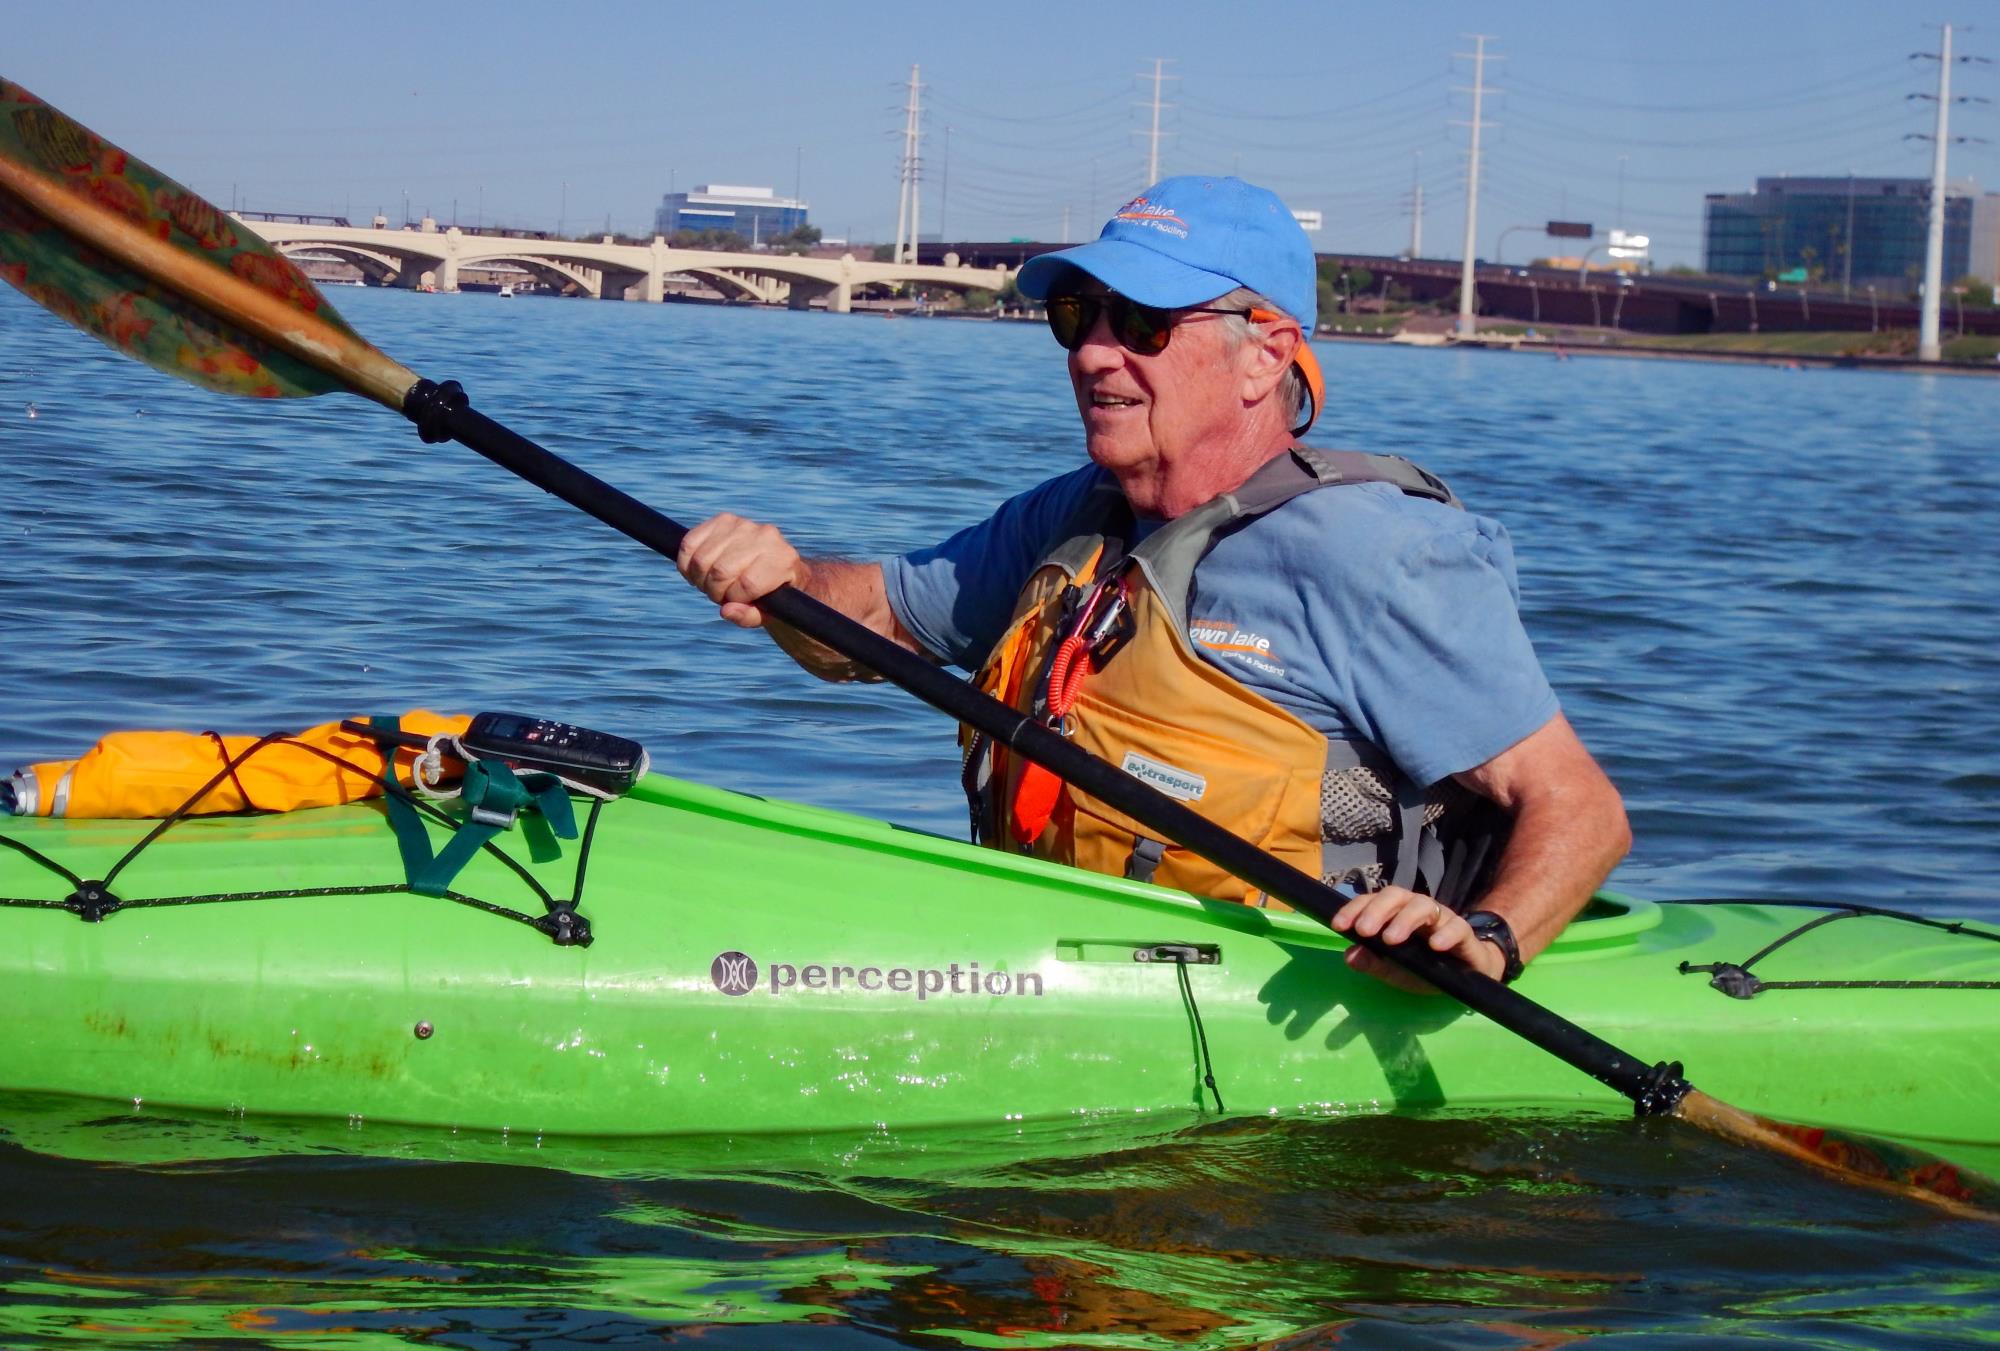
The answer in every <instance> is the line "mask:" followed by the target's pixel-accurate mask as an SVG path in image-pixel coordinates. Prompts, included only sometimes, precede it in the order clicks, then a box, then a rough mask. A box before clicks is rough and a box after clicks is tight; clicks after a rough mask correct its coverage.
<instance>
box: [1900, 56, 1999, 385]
mask: <svg viewBox="0 0 2000 1351" xmlns="http://www.w3.org/2000/svg"><path fill="white" fill-rule="evenodd" d="M1910 55H1911V58H1912V59H1914V60H1920V61H1935V62H1937V63H1938V83H1937V93H1935V94H1912V95H1910V97H1911V98H1913V99H1935V100H1936V101H1937V128H1936V130H1935V131H1934V132H1932V134H1931V135H1929V136H1925V135H1923V134H1922V133H1920V132H1912V133H1911V134H1910V135H1911V138H1912V139H1914V140H1919V141H1925V140H1927V141H1930V142H1931V210H1930V229H1929V231H1928V232H1927V238H1926V239H1925V241H1924V305H1923V317H1922V319H1921V320H1920V321H1919V326H1918V329H1917V360H1919V361H1936V360H1938V359H1939V358H1940V357H1942V356H1943V355H1944V344H1943V343H1941V342H1940V341H1939V340H1938V307H1939V304H1940V302H1941V301H1942V299H1943V297H1944V208H1945V151H1946V149H1947V147H1949V146H1950V145H1951V144H1952V140H1953V138H1952V135H1951V105H1952V104H1953V103H1971V102H1974V101H1975V100H1974V99H1972V98H1970V97H1967V96H1964V95H1961V96H1959V97H1958V98H1956V99H1954V98H1952V96H1951V66H1952V61H1953V59H1954V58H1953V57H1952V54H1951V25H1950V24H1945V25H1944V28H1943V30H1942V32H1941V34H1940V38H1939V46H1938V49H1937V50H1936V51H1935V52H1912V53H1910ZM1956 59H1957V60H1958V61H1959V62H1961V63H1964V62H1967V61H1982V62H1983V61H1985V60H1986V58H1985V57H1983V56H1980V57H1974V56H1961V57H1958V58H1956ZM1976 101H1977V102H1980V103H1984V102H1986V100H1985V99H1978V100H1976ZM1968 139H1969V138H1968V137H1964V136H1960V137H1958V138H1957V140H1958V142H1959V144H1964V143H1965V142H1966V141H1967V140H1968Z"/></svg>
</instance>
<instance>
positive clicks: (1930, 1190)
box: [1674, 1089, 2000, 1221]
mask: <svg viewBox="0 0 2000 1351" xmlns="http://www.w3.org/2000/svg"><path fill="white" fill-rule="evenodd" d="M1674 1115H1675V1116H1678V1117H1680V1118H1682V1119H1683V1120H1685V1121H1688V1122H1691V1123H1692V1124H1694V1125H1697V1126H1700V1127H1701V1128H1702V1129H1704V1130H1707V1131H1710V1132H1713V1133H1714V1134H1716V1135H1720V1136H1724V1137H1726V1138H1728V1139H1731V1140H1737V1141H1741V1142H1743V1143H1745V1144H1751V1145H1755V1146H1757V1147H1759V1148H1761V1149H1767V1150H1772V1151H1774V1152H1776V1153H1779V1154H1785V1155H1789V1156H1790V1157H1792V1158H1795V1159H1798V1160H1799V1161H1801V1162H1803V1163H1806V1164H1810V1165H1811V1166H1812V1167H1814V1168H1817V1169H1819V1170H1820V1171H1822V1172H1825V1173H1830V1174H1832V1175H1833V1176H1834V1177H1837V1178H1839V1179H1840V1180H1841V1181H1843V1182H1852V1183H1858V1184H1860V1185H1861V1186H1864V1187H1869V1188H1872V1189H1874V1190H1876V1191H1886V1192H1891V1193H1894V1194H1896V1195H1900V1196H1907V1197H1910V1198H1912V1199H1914V1200H1919V1201H1923V1202H1926V1203H1927V1204H1930V1205H1934V1206H1938V1207H1940V1208H1941V1209H1944V1210H1948V1211H1950V1212H1951V1213H1953V1214H1955V1215H1960V1216H1964V1217H1966V1218H1971V1219H1981V1220H1987V1221H2000V1183H1995V1182H1994V1181H1993V1180H1992V1179H1991V1178H1988V1177H1985V1176H1984V1175H1982V1174H1979V1173H1975V1172H1973V1171H1972V1170H1970V1169H1967V1168H1961V1167H1959V1166H1958V1165H1957V1164H1955V1163H1952V1162H1951V1161H1950V1160H1948V1159H1942V1158H1939V1157H1938V1156H1937V1155H1935V1154H1927V1153H1925V1152H1924V1151H1922V1150H1920V1149H1912V1148H1910V1147H1909V1146H1907V1145H1900V1144H1895V1143H1893V1142H1891V1141H1888V1140H1881V1139H1874V1138H1870V1137H1867V1136H1859V1135H1851V1134H1847V1133H1845V1132H1842V1131H1836V1130H1827V1129H1825V1128H1824V1127H1820V1126H1796V1125H1792V1124H1791V1123H1789V1122H1784V1121H1773V1120H1771V1119H1770V1118H1769V1117H1762V1116H1758V1115H1756V1114H1755V1113H1753V1112H1746V1111H1744V1110H1743V1109H1741V1108H1740V1107H1732V1106H1730V1105H1729V1104H1728V1103H1726V1102H1719V1101H1717V1100H1716V1099H1714V1098H1711V1097H1709V1096H1708V1094H1706V1093H1702V1092H1699V1091H1697V1090H1693V1089H1690V1090H1689V1091H1688V1093H1687V1094H1686V1096H1684V1097H1683V1098H1682V1099H1681V1100H1680V1103H1679V1104H1678V1105H1677V1106H1676V1107H1675V1108H1674Z"/></svg>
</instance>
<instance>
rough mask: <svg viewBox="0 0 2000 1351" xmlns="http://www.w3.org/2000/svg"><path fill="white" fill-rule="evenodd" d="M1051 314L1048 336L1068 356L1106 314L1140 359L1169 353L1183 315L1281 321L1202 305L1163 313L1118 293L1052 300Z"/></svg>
mask: <svg viewBox="0 0 2000 1351" xmlns="http://www.w3.org/2000/svg"><path fill="white" fill-rule="evenodd" d="M1048 314H1049V332H1051V333H1053V334H1055V335H1056V341H1057V342H1059V343H1061V344H1062V348H1063V350H1064V351H1065V352H1074V351H1075V350H1076V349H1077V348H1079V347H1081V346H1083V340H1084V338H1085V337H1086V336H1088V335H1089V333H1090V330H1091V329H1093V328H1095V327H1097V316H1098V315H1100V314H1103V315H1108V316H1109V317H1110V319H1111V332H1112V334H1113V336H1115V337H1116V338H1117V339H1118V341H1119V343H1120V344H1121V345H1122V346H1123V347H1124V348H1125V350H1126V351H1128V352H1136V353H1138V354H1139V355H1140V356H1157V355H1159V354H1160V353H1161V352H1164V351H1166V350H1167V340H1168V339H1169V338H1171V337H1173V336H1174V324H1175V323H1176V322H1177V321H1178V320H1179V318H1180V317H1181V316H1182V315H1184V314H1239V315H1242V316H1244V317H1245V318H1254V319H1275V318H1277V317H1278V316H1277V315H1275V314H1272V313H1269V312H1268V311H1265V310H1233V309H1218V308H1215V307H1213V306H1202V305H1190V306H1187V307H1185V308H1182V309H1174V310H1163V309H1160V308H1159V307H1158V306H1154V305H1141V304H1140V303H1139V302H1138V301H1136V300H1131V299H1128V298H1127V297H1125V296H1121V295H1118V294H1116V293H1107V294H1105V295H1075V294H1072V295H1063V296H1050V297H1049V299H1048Z"/></svg>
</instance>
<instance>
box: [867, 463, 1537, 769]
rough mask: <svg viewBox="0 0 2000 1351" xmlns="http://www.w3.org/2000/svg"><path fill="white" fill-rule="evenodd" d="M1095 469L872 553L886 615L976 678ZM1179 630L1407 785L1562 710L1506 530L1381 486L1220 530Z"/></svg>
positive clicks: (1513, 738)
mask: <svg viewBox="0 0 2000 1351" xmlns="http://www.w3.org/2000/svg"><path fill="white" fill-rule="evenodd" d="M1107 477H1108V476H1107V475H1106V474H1105V472H1104V471H1103V470H1101V469H1099V468H1097V467H1096V466H1095V465H1086V466H1085V467H1084V468H1082V469H1079V470H1076V471H1074V472H1071V473H1068V474H1064V475H1062V476H1061V477H1059V478H1053V479H1050V480H1049V481H1048V482H1046V483H1043V484H1040V485H1038V486H1037V487H1034V488H1031V489H1029V490H1028V491H1027V492H1025V493H1022V494H1021V495H1020V496H1018V497H1015V498H1012V499H1010V500H1009V501H1007V502H1006V503H1004V504H1003V505H1002V506H1001V507H1000V509H999V510H998V511H996V512H994V514H993V515H992V516H990V517H988V518H987V519H986V520H984V521H982V522H980V523H979V524H977V525H974V526H969V527H967V528H966V529H964V530H961V531H959V532H958V533H957V534H955V535H953V536H952V537H951V538H950V539H947V540H945V541H944V542H943V543H941V544H937V545H934V546H932V547H931V548H928V549H919V550H917V551H916V552H914V553H910V554H904V555H903V556H901V557H899V558H891V559H887V560H885V562H884V564H883V577H884V581H885V583H886V584H887V587H888V595H889V605H890V608H891V609H893V610H894V611H895V612H896V617H897V618H898V619H899V620H901V621H902V623H903V627H904V628H906V629H908V630H909V631H910V633H911V635H912V636H913V637H915V638H916V639H917V641H918V642H919V643H921V644H923V646H924V647H926V648H927V649H929V650H930V651H931V652H933V653H935V654H937V655H939V656H941V657H944V658H945V659H946V660H948V661H951V662H953V663H955V664H956V665H959V666H963V667H965V668H967V669H977V668H978V666H979V665H980V664H981V663H983V662H984V661H985V660H986V657H987V655H988V653H989V652H990V651H991V650H992V647H993V644H994V643H995V642H997V641H999V638H1000V635H1001V634H1002V633H1003V632H1005V630H1006V627H1007V621H1008V619H1009V618H1010V617H1011V616H1012V614H1013V610H1014V604H1015V602H1016V600H1017V599H1018V598H1019V596H1020V591H1021V588H1022V586H1024V585H1025V584H1026V583H1027V580H1028V577H1029V574H1031V573H1032V572H1033V571H1034V568H1035V565H1036V564H1037V563H1039V562H1040V561H1041V559H1042V557H1043V556H1044V555H1045V554H1046V553H1047V552H1048V550H1049V549H1050V548H1051V547H1053V546H1054V544H1055V543H1056V538H1057V532H1058V531H1060V530H1061V528H1062V527H1063V525H1064V524H1066V523H1067V522H1068V521H1069V519H1070V517H1071V516H1072V515H1073V514H1074V513H1075V511H1076V510H1077V508H1078V507H1079V506H1080V505H1081V503H1082V501H1083V499H1084V497H1085V496H1086V495H1087V494H1088V493H1089V492H1090V490H1091V489H1092V488H1094V487H1096V486H1097V485H1098V484H1100V483H1102V482H1104V481H1106V479H1107ZM1144 524H1145V523H1143V522H1142V523H1141V526H1142V529H1143V527H1144ZM1187 621H1188V636H1189V638H1190V639H1191V640H1192V641H1193V643H1194V645H1195V650H1196V651H1197V652H1199V653H1200V654H1201V656H1202V657H1203V658H1204V659H1205V660H1207V661H1209V662H1211V663H1213V664H1214V665H1215V666H1217V667H1218V668H1220V669H1221V670H1223V671H1225V672H1227V673H1228V674H1229V675H1230V676H1232V677H1234V678H1235V679H1236V680H1238V681H1240V682H1242V683H1243V684H1245V685H1247V686H1249V687H1250V688H1252V689H1254V690H1256V691H1257V692H1258V693H1259V694H1262V695H1263V696H1264V697H1265V698H1267V699H1269V700H1271V701H1272V702H1273V703H1275V704H1277V705H1279V706H1280V707H1282V708H1284V709H1286V710H1287V711H1288V712H1291V713H1293V714H1295V715H1296V716H1297V717H1299V718H1300V719H1301V720H1302V721H1304V722H1305V723H1306V724H1307V725H1309V726H1311V727H1313V728H1316V729H1317V730H1319V731H1320V732H1322V733H1324V734H1325V735H1327V736H1329V737H1333V738H1337V739H1343V740H1355V739H1361V740H1366V741H1370V742H1373V743H1374V744H1375V745H1377V746H1379V747H1381V748H1382V749H1383V750H1384V751H1386V752H1387V753H1388V754H1389V757H1390V758H1391V759H1393V760H1394V761H1395V762H1396V764H1397V766H1398V767H1399V768H1400V769H1401V770H1402V771H1403V773H1405V774H1406V775H1408V776H1409V777H1410V778H1411V779H1412V780H1413V781H1414V782H1416V783H1418V784H1423V785H1429V784H1432V783H1435V782H1437V781H1438V780H1440V779H1443V778H1445V777H1446V776H1447V775H1451V774H1455V773H1458V772H1460V771H1462V770H1467V769H1471V768H1473V767H1475V766H1477V765H1481V764H1484V763H1485V762H1486V761H1488V760H1490V759H1492V758H1493V757H1494V756H1496V755H1498V754H1499V753H1500V752H1502V751H1504V750H1506V749H1507V748H1508V747H1509V746H1512V745H1514V744H1515V743H1516V742H1518V741H1520V740H1521V739H1522V738H1524V737H1526V736H1527V735H1529V734H1530V733H1531V732H1534V731H1536V730H1537V729H1539V728H1540V727H1541V726H1543V724H1545V723H1547V722H1548V721H1549V719H1550V718H1552V717H1554V716H1555V714H1556V711H1557V703H1556V696H1555V692H1554V691H1553V690H1552V689H1550V687H1549V682H1548V678H1547V677H1546V676H1545V675H1543V673H1542V667H1541V663H1540V662H1539V661H1537V660H1536V658H1535V650H1534V647H1533V645H1532V644H1531V643H1530V642H1529V641H1528V634H1527V630H1526V629H1524V628H1523V627H1522V625H1521V614H1520V588H1519V584H1518V583H1517V582H1516V580H1515V576H1514V551H1513V547H1512V546H1511V545H1510V544H1509V543H1508V540H1507V532H1506V530H1505V529H1504V528H1503V527H1502V526H1501V525H1500V524H1499V523H1498V522H1497V521H1492V520H1488V519H1487V518H1486V517H1483V516H1477V515H1474V514H1472V513H1471V512H1466V511H1459V510H1457V509H1455V508H1452V507H1447V506H1444V505H1442V504H1441V503H1437V502H1432V501H1427V500H1425V499H1423V498H1416V497H1411V496H1409V495H1407V494H1405V493H1403V492H1402V491H1400V490H1399V489H1397V488H1395V487H1393V486H1391V485H1389V484H1386V483H1363V484H1350V485H1347V486H1343V487H1332V488H1322V489H1319V490H1317V491H1314V492H1307V493H1302V494H1300V495H1299V496H1297V497H1295V498H1293V499H1291V500H1290V501H1289V502H1286V503H1285V504H1284V505H1283V506H1281V507H1278V508H1277V509H1276V510H1275V511H1271V512H1268V513H1266V514H1265V515H1263V516H1260V517H1257V518H1256V519H1254V520H1252V521H1250V522H1249V523H1248V524H1246V525H1243V526H1240V527H1238V528H1237V529H1235V530H1232V531H1230V532H1228V533H1226V534H1223V535H1221V536H1220V537H1219V538H1217V539H1216V540H1215V542H1214V544H1213V547H1211V548H1210V550H1209V552H1208V554H1207V556H1206V557H1204V558H1203V559H1202V560H1201V562H1200V563H1199V564H1197V565H1196V567H1195V572H1194V582H1193V586H1192V588H1191V589H1190V591H1189V593H1188V614H1187Z"/></svg>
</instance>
